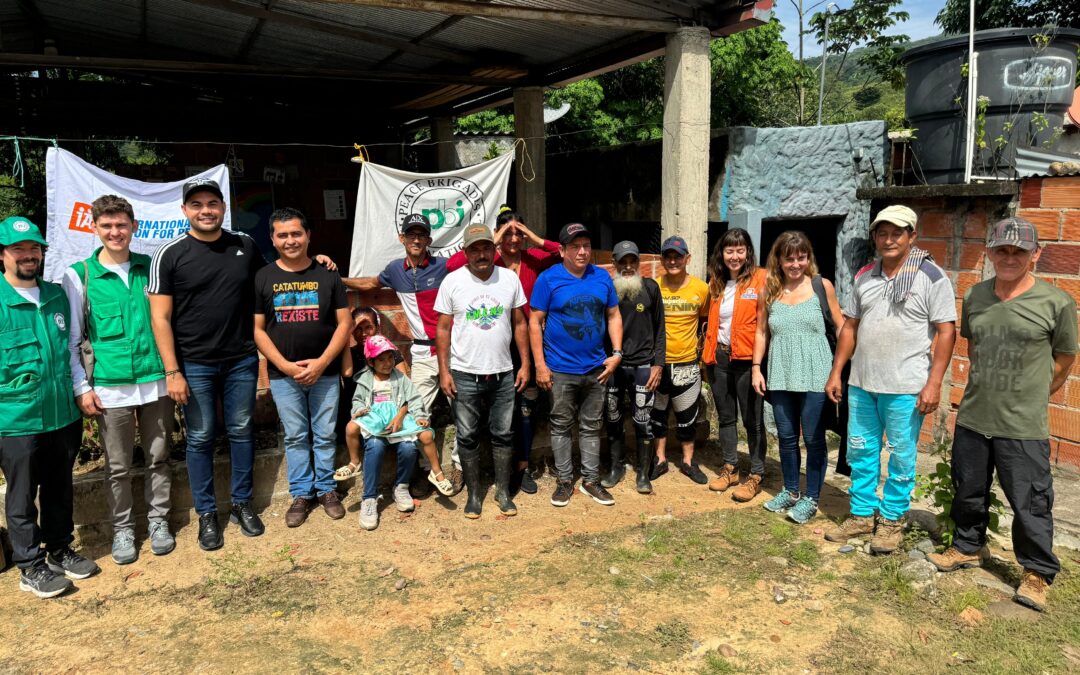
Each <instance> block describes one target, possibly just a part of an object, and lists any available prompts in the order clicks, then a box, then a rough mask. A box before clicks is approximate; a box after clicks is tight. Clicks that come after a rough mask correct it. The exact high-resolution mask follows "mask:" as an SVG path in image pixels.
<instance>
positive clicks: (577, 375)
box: [529, 223, 622, 506]
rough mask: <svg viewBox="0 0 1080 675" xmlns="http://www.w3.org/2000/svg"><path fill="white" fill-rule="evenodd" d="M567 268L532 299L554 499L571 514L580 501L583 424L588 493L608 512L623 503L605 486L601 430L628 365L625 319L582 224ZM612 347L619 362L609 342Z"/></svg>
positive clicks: (565, 245)
mask: <svg viewBox="0 0 1080 675" xmlns="http://www.w3.org/2000/svg"><path fill="white" fill-rule="evenodd" d="M559 253H560V254H561V255H562V262H563V264H562V265H556V266H555V267H552V268H551V269H549V270H547V271H545V272H544V273H543V274H541V275H540V278H538V279H537V280H536V286H534V287H533V294H532V301H531V306H532V315H531V316H530V318H529V338H530V340H531V342H532V352H533V360H534V361H535V363H536V384H537V386H539V387H540V388H541V389H544V390H547V391H551V392H552V400H553V403H552V407H551V418H550V422H551V450H552V452H553V453H554V454H555V470H556V472H557V473H558V485H557V486H556V488H555V493H554V494H553V495H552V496H551V503H552V504H553V505H555V506H566V505H567V504H569V503H570V497H571V495H573V493H574V463H573V460H572V458H571V446H572V439H571V435H570V433H571V432H570V429H571V427H572V425H573V423H574V417H575V416H577V417H578V423H579V428H580V432H581V433H580V439H579V444H580V446H581V474H582V483H581V492H582V493H583V494H586V495H588V496H590V497H592V498H593V499H594V500H596V501H597V502H598V503H600V504H604V505H605V506H610V505H612V504H614V503H615V500H614V499H612V498H611V495H610V494H609V493H608V491H607V490H605V489H604V488H603V486H601V485H600V426H601V421H602V414H603V406H604V392H605V385H606V383H607V380H608V378H609V377H611V375H612V373H614V372H615V369H616V368H618V367H619V363H620V362H621V361H622V316H621V315H620V314H619V298H618V296H617V295H616V294H615V285H614V284H613V283H612V281H611V275H610V274H608V273H607V272H606V271H604V270H602V269H600V268H599V267H596V266H595V265H592V264H590V262H589V261H590V260H591V259H592V242H591V240H590V235H589V231H588V230H587V229H586V228H585V226H584V225H582V224H580V223H570V224H568V225H566V226H565V227H563V229H562V231H561V232H559ZM605 332H606V334H607V335H608V336H609V337H610V339H611V346H612V351H611V356H610V357H609V356H608V355H607V353H606V352H605V351H604V335H605Z"/></svg>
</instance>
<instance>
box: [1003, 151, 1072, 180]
mask: <svg viewBox="0 0 1080 675" xmlns="http://www.w3.org/2000/svg"><path fill="white" fill-rule="evenodd" d="M1077 161H1080V156H1078V155H1063V154H1061V153H1059V152H1048V151H1046V150H1037V149H1035V148H1017V149H1016V175H1017V177H1019V178H1027V177H1029V176H1052V175H1055V174H1054V173H1052V172H1051V166H1052V165H1055V164H1058V165H1068V164H1072V163H1075V162H1077ZM1057 175H1064V174H1057Z"/></svg>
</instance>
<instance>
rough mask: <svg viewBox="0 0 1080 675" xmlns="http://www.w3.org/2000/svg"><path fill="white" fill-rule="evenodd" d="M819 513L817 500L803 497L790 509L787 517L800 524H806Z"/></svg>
mask: <svg viewBox="0 0 1080 675" xmlns="http://www.w3.org/2000/svg"><path fill="white" fill-rule="evenodd" d="M816 514H817V500H816V499H810V498H809V497H803V498H801V499H800V500H799V501H797V502H795V506H792V507H791V508H790V509H788V512H787V517H788V518H789V519H791V520H794V521H795V522H796V523H798V524H800V525H805V524H806V523H808V522H809V521H810V519H811V518H813V517H814V516H815V515H816Z"/></svg>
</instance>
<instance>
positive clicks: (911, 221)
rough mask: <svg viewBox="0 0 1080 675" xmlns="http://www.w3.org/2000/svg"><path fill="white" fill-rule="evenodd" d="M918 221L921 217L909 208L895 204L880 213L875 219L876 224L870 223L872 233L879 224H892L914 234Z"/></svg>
mask: <svg viewBox="0 0 1080 675" xmlns="http://www.w3.org/2000/svg"><path fill="white" fill-rule="evenodd" d="M918 220H919V217H918V216H916V215H915V212H914V211H912V210H911V209H909V208H908V207H906V206H901V205H900V204H893V205H892V206H886V207H885V208H883V209H881V210H880V211H878V214H877V218H874V222H872V223H870V231H871V232H873V231H874V228H875V227H877V226H878V224H879V223H892V224H893V225H896V226H897V227H906V228H908V229H909V230H911V231H912V232H914V231H915V223H916V222H917V221H918Z"/></svg>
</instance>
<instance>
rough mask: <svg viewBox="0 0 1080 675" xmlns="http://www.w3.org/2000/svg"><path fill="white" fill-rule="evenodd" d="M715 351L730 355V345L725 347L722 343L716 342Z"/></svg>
mask: <svg viewBox="0 0 1080 675" xmlns="http://www.w3.org/2000/svg"><path fill="white" fill-rule="evenodd" d="M716 350H717V351H720V352H727V353H728V354H730V353H731V345H726V344H724V343H723V342H720V341H717V343H716Z"/></svg>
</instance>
